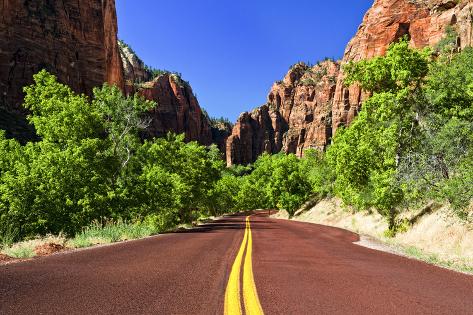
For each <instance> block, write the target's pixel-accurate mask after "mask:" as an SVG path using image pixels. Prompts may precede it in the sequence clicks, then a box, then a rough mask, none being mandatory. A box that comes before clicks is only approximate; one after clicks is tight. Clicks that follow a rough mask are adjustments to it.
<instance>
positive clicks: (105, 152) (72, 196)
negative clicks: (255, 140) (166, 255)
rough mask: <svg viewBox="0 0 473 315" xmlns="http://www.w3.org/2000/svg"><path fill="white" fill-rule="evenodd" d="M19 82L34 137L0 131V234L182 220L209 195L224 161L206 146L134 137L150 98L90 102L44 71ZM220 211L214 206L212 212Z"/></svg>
mask: <svg viewBox="0 0 473 315" xmlns="http://www.w3.org/2000/svg"><path fill="white" fill-rule="evenodd" d="M34 80H35V84H33V85H31V86H29V87H26V88H25V92H26V98H25V106H26V107H27V108H28V109H29V110H30V111H31V115H30V116H29V120H30V122H31V123H32V124H34V125H35V127H36V128H37V130H38V134H39V135H40V136H41V141H38V142H34V143H33V142H30V143H27V144H26V145H20V144H19V143H18V142H17V141H15V140H7V139H6V138H5V134H4V132H3V131H1V132H0V153H1V154H0V235H3V236H2V241H3V242H6V243H11V242H12V240H11V239H12V238H14V239H15V240H19V239H24V238H29V237H34V236H35V235H45V234H48V233H53V234H58V233H60V232H64V233H66V234H68V235H70V236H72V235H74V234H75V233H77V232H79V231H81V230H82V228H83V227H85V226H89V225H90V224H91V222H100V224H101V225H104V226H105V225H106V223H105V222H108V221H109V220H114V222H121V221H120V220H127V221H130V220H131V221H133V222H145V221H146V222H154V223H153V224H155V225H156V226H157V229H164V228H168V227H170V226H172V225H173V224H177V223H186V222H190V220H192V219H193V217H194V216H199V215H200V214H201V213H206V212H208V211H210V209H213V210H214V211H217V210H216V209H214V208H215V205H214V204H213V203H212V202H211V200H209V198H211V197H212V196H213V192H214V191H215V189H216V186H217V185H216V184H217V183H218V181H219V180H220V178H221V176H222V172H223V168H224V162H223V161H222V159H221V155H220V153H219V152H218V150H217V149H216V148H215V147H209V148H206V147H203V146H200V145H198V144H197V143H184V137H183V136H175V135H169V136H168V137H167V138H165V139H155V140H150V141H145V142H142V141H141V140H140V137H139V135H138V133H139V131H140V130H141V129H142V128H145V127H146V126H147V123H148V122H149V120H148V119H147V118H146V112H147V110H148V109H150V108H152V107H153V106H154V104H153V103H151V102H148V101H145V100H143V99H141V98H139V97H138V96H132V97H127V98H125V97H124V96H123V95H122V94H121V92H120V91H119V90H118V89H117V88H116V87H111V86H107V85H104V86H103V87H102V88H97V89H95V90H94V97H93V99H92V101H89V100H88V99H87V97H85V96H83V95H77V94H75V93H73V92H72V91H71V89H70V88H68V87H67V86H64V85H62V84H60V83H58V82H57V80H56V78H55V77H54V76H52V75H50V74H49V73H47V72H45V71H41V72H40V73H38V74H37V75H35V76H34ZM218 211H219V210H218Z"/></svg>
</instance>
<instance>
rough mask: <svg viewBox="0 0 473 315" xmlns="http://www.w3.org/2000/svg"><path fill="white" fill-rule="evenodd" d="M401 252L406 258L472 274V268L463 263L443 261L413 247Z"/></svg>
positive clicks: (405, 248)
mask: <svg viewBox="0 0 473 315" xmlns="http://www.w3.org/2000/svg"><path fill="white" fill-rule="evenodd" d="M402 250H403V252H404V253H405V254H406V255H407V256H409V257H412V258H416V259H419V260H422V261H425V262H426V263H429V264H432V265H436V266H440V267H444V268H448V269H452V270H455V271H459V272H465V273H471V274H473V266H471V265H467V264H465V263H463V262H460V261H452V260H444V259H441V258H439V257H438V256H437V255H435V254H431V253H426V252H424V251H422V250H420V249H419V248H417V247H414V246H409V247H404V248H402Z"/></svg>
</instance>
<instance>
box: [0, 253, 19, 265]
mask: <svg viewBox="0 0 473 315" xmlns="http://www.w3.org/2000/svg"><path fill="white" fill-rule="evenodd" d="M14 259H15V258H13V257H10V256H7V255H4V254H0V264H1V263H6V262H9V261H12V260H14Z"/></svg>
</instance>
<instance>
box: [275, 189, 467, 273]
mask: <svg viewBox="0 0 473 315" xmlns="http://www.w3.org/2000/svg"><path fill="white" fill-rule="evenodd" d="M413 214H414V213H408V214H407V216H410V215H413ZM276 217H279V218H287V214H285V213H284V212H281V213H279V214H278V215H277V216H276ZM294 220H297V221H304V222H311V223H317V224H324V225H329V226H335V227H340V228H344V229H347V230H350V231H353V232H356V233H358V234H363V235H368V236H372V237H375V238H377V239H379V240H381V241H383V242H385V243H387V244H389V245H392V246H395V247H397V248H399V249H400V250H401V251H403V252H404V253H405V254H406V255H407V256H410V257H414V258H417V259H422V260H424V261H427V262H429V263H434V264H437V265H441V266H445V267H449V268H453V269H456V270H459V271H468V272H471V271H473V224H471V223H466V222H464V221H462V220H460V219H458V218H457V217H455V215H454V214H452V213H451V212H450V210H449V209H448V207H443V208H440V209H439V210H437V211H434V212H433V213H430V214H426V215H424V216H423V217H421V218H420V219H419V220H418V221H417V222H416V223H415V224H414V225H413V226H412V227H410V228H409V229H408V230H407V231H406V232H404V233H398V234H397V235H396V236H395V237H394V238H387V237H386V236H385V231H386V230H387V228H388V225H387V222H386V220H385V219H384V218H383V217H382V216H381V215H379V214H378V213H368V212H367V211H362V212H354V211H352V209H350V208H349V207H344V206H343V205H342V202H341V201H340V200H339V199H336V198H334V199H329V200H322V201H321V202H319V203H318V204H317V205H316V206H314V207H313V208H312V209H310V210H309V211H307V212H305V213H302V214H301V215H299V216H297V217H295V218H294Z"/></svg>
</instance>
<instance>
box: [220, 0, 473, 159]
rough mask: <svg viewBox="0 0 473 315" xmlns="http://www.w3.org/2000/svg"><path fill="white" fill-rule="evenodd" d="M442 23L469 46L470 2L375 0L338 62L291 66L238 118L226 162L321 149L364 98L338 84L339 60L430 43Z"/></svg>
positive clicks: (441, 33)
mask: <svg viewBox="0 0 473 315" xmlns="http://www.w3.org/2000/svg"><path fill="white" fill-rule="evenodd" d="M447 26H450V27H451V28H452V29H454V30H455V31H456V33H457V34H458V37H457V45H458V47H459V48H464V47H466V46H472V44H473V30H472V26H473V0H375V1H374V3H373V6H372V7H371V8H370V9H369V11H368V12H367V13H366V15H365V17H364V19H363V22H362V24H361V25H360V27H359V28H358V31H357V33H356V35H355V36H354V38H353V39H352V40H351V41H350V42H349V43H348V45H347V47H346V50H345V54H344V57H343V59H342V61H340V63H338V62H324V63H322V64H321V65H318V66H316V67H314V68H308V67H307V66H305V65H302V64H299V65H296V66H295V67H293V68H292V69H291V70H290V71H289V73H288V74H287V75H286V77H285V78H284V80H283V81H282V82H278V83H276V84H274V85H273V87H272V89H271V92H270V94H269V97H268V104H266V105H264V106H262V107H259V108H257V109H255V110H254V111H252V112H250V113H243V114H242V115H241V116H240V117H239V118H238V121H237V123H236V124H235V126H234V128H233V130H232V135H231V136H230V137H229V138H228V140H227V146H226V147H227V149H226V151H227V164H228V165H232V164H240V163H241V164H247V163H251V162H253V161H255V160H256V158H257V157H258V156H259V155H260V154H261V153H263V152H270V153H276V152H280V151H283V152H286V153H295V154H297V155H298V156H301V155H302V154H303V151H304V150H305V149H307V148H316V149H320V150H322V149H324V148H325V147H326V146H327V145H328V144H329V143H330V141H331V137H332V135H333V134H334V133H335V132H336V130H337V128H339V127H340V126H345V125H348V124H350V123H351V122H352V121H353V119H354V117H355V116H356V115H357V113H358V112H359V110H360V108H361V104H362V103H363V101H364V100H365V99H366V98H367V94H365V93H363V91H361V90H360V88H359V87H357V86H351V87H346V86H344V84H343V80H344V75H343V71H340V64H341V65H343V64H344V63H346V62H349V61H359V60H362V59H369V58H373V57H375V56H380V55H383V54H384V53H385V52H386V50H387V48H388V47H389V45H390V44H391V43H393V42H395V41H396V40H398V39H399V38H401V37H402V36H408V38H409V39H410V43H411V45H412V46H413V47H416V48H423V47H426V46H431V47H434V46H435V45H436V44H438V43H439V41H440V40H441V39H442V38H443V37H444V35H445V31H446V28H447ZM321 73H322V74H324V75H322V76H321V75H320V74H321Z"/></svg>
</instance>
